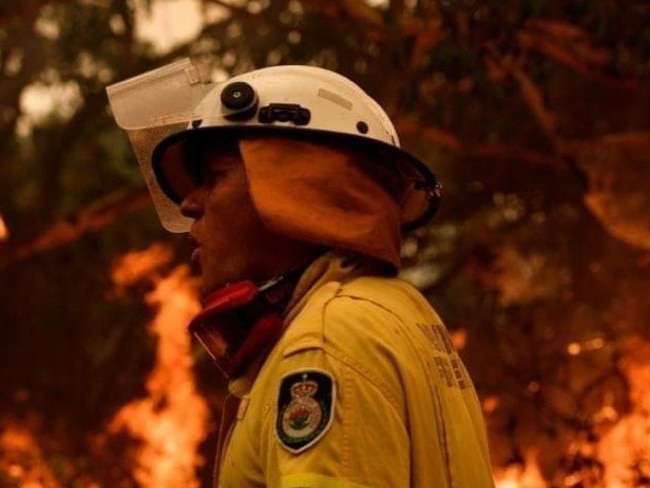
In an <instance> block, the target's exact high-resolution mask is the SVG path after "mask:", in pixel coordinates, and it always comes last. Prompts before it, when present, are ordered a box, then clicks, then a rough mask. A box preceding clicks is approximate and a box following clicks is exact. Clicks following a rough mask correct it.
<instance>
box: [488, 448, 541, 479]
mask: <svg viewBox="0 0 650 488" xmlns="http://www.w3.org/2000/svg"><path fill="white" fill-rule="evenodd" d="M536 455H537V454H536V452H535V450H533V449H531V450H530V451H528V453H526V455H525V461H524V462H523V463H522V464H512V465H510V466H506V467H504V468H501V469H498V470H495V472H494V485H495V486H496V488H546V487H547V486H548V485H547V483H546V482H545V481H544V478H543V477H542V474H541V473H540V471H539V465H538V463H537V460H536Z"/></svg>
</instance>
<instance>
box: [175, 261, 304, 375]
mask: <svg viewBox="0 0 650 488" xmlns="http://www.w3.org/2000/svg"><path fill="white" fill-rule="evenodd" d="M303 271H304V268H300V269H294V270H292V271H289V272H288V273H286V274H284V275H281V276H278V277H275V278H273V279H271V280H269V281H267V282H266V283H263V284H262V285H259V286H258V285H256V284H255V283H253V282H252V281H240V282H237V283H232V284H228V285H225V286H223V287H221V288H219V289H218V290H215V291H214V292H212V293H210V294H209V295H207V296H206V297H205V299H204V300H203V309H202V310H201V312H199V313H198V314H197V315H196V317H194V318H193V319H192V321H191V322H190V324H189V326H188V327H189V330H190V332H191V333H192V334H194V336H195V337H196V338H197V339H198V341H199V342H200V343H201V345H202V346H203V347H204V348H205V349H206V351H207V352H208V354H210V356H211V357H212V359H213V361H214V362H215V363H216V365H217V367H218V368H219V369H220V370H221V372H222V373H223V374H224V375H225V376H226V378H229V379H230V378H236V377H238V376H241V375H242V374H243V373H245V371H246V369H247V368H248V367H249V366H250V365H251V364H252V363H253V362H254V361H255V360H257V359H258V358H261V357H262V356H264V355H265V354H266V353H267V352H268V350H269V349H270V346H272V345H273V343H274V342H275V340H277V338H278V337H279V335H280V333H281V332H282V328H283V324H284V320H283V317H282V314H283V312H284V310H285V308H286V306H287V305H288V303H289V300H290V299H291V295H292V294H293V290H294V288H295V286H296V283H297V282H298V278H299V277H300V275H301V274H302V272H303Z"/></svg>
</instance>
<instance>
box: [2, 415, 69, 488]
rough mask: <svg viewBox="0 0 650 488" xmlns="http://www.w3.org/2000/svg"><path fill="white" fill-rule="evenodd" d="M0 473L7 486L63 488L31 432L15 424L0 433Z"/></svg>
mask: <svg viewBox="0 0 650 488" xmlns="http://www.w3.org/2000/svg"><path fill="white" fill-rule="evenodd" d="M0 473H2V474H3V476H2V477H3V478H5V477H6V479H5V481H6V482H7V483H10V485H7V486H16V487H21V488H62V486H61V485H60V484H59V483H58V482H57V481H56V478H55V477H54V475H53V474H52V472H51V470H50V468H49V466H48V464H47V460H46V459H45V457H44V456H43V453H42V451H41V448H40V446H39V444H38V442H37V440H36V438H35V436H34V434H33V433H32V432H31V429H27V428H24V427H22V426H21V424H20V423H18V422H12V423H11V424H10V425H8V426H5V428H4V429H3V430H1V431H0ZM3 486H5V485H3Z"/></svg>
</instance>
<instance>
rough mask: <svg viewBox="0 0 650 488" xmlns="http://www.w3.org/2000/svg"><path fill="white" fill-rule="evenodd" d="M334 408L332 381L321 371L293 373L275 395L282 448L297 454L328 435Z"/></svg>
mask: <svg viewBox="0 0 650 488" xmlns="http://www.w3.org/2000/svg"><path fill="white" fill-rule="evenodd" d="M333 407H334V381H333V378H332V376H331V375H330V374H329V373H326V372H324V371H320V370H302V371H296V372H294V373H292V374H289V375H287V376H285V377H284V379H283V380H282V383H281V384H280V392H279V395H278V410H277V417H276V422H275V432H276V435H277V437H278V439H279V441H280V443H281V444H282V446H283V447H284V448H285V449H287V450H288V451H290V452H293V453H299V452H302V451H304V450H305V449H307V448H309V447H310V446H312V445H313V444H315V443H316V442H317V441H318V440H319V439H320V438H321V437H322V436H323V435H324V434H325V432H326V431H327V429H328V428H329V426H330V424H331V421H332V411H333Z"/></svg>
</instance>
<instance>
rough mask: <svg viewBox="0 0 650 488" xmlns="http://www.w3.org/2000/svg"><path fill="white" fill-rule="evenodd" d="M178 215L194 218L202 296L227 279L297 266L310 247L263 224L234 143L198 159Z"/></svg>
mask: <svg viewBox="0 0 650 488" xmlns="http://www.w3.org/2000/svg"><path fill="white" fill-rule="evenodd" d="M181 213H182V214H183V215H185V216H186V217H190V218H192V219H194V223H193V224H192V228H191V231H190V235H191V240H192V241H193V243H194V244H195V245H196V246H197V248H196V251H195V252H194V254H193V255H192V260H193V261H194V262H195V263H196V264H198V266H199V267H200V269H201V273H202V276H203V283H202V291H203V294H204V295H205V294H207V293H209V292H211V291H213V290H215V289H217V288H219V287H221V286H223V285H225V284H227V283H231V282H236V281H240V280H245V279H247V280H252V281H256V282H261V281H264V280H268V279H270V278H272V277H273V276H275V275H277V274H281V273H283V272H285V271H287V270H288V269H289V268H290V267H292V266H295V265H298V264H302V262H301V260H304V259H305V257H306V255H307V254H309V253H310V251H313V247H312V246H307V245H305V244H302V243H298V242H296V241H293V240H290V239H287V238H284V237H282V236H278V235H275V234H273V233H271V232H270V231H269V230H268V229H267V227H266V226H265V225H264V224H263V223H262V221H261V220H260V218H259V215H258V213H257V211H256V209H255V207H254V206H253V203H252V201H251V198H250V194H249V191H248V181H247V178H246V170H245V166H244V163H243V160H242V158H241V155H240V154H239V151H238V150H237V148H236V147H230V148H228V149H220V150H212V151H210V152H208V153H207V154H206V155H205V156H204V157H203V158H202V161H201V174H200V184H199V185H198V186H197V187H196V188H195V189H194V190H193V191H192V192H191V193H190V194H188V195H187V196H186V197H185V198H184V199H183V201H182V203H181Z"/></svg>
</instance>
